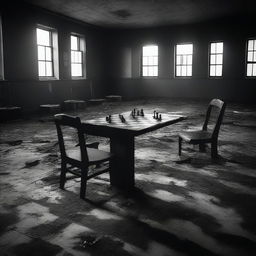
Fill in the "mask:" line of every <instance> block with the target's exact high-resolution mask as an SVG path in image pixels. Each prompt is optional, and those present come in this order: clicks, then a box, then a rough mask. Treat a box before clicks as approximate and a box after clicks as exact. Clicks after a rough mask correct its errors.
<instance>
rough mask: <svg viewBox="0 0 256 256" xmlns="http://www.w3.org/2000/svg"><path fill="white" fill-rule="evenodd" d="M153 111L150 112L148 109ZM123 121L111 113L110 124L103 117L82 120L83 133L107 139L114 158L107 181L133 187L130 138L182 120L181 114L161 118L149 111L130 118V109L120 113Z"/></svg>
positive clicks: (129, 187) (132, 143) (119, 186)
mask: <svg viewBox="0 0 256 256" xmlns="http://www.w3.org/2000/svg"><path fill="white" fill-rule="evenodd" d="M152 112H153V111H152ZM121 114H122V115H123V116H124V118H125V122H121V119H120V118H119V114H115V115H111V120H112V121H111V123H108V122H107V121H106V117H102V118H96V119H93V120H86V121H85V120H82V125H83V129H84V132H85V133H86V134H89V135H96V136H102V137H109V138H110V151H111V153H113V155H114V157H113V159H112V160H111V161H110V183H111V185H113V186H116V187H118V188H121V189H125V190H127V189H131V188H133V187H134V138H135V136H139V135H141V134H144V133H147V132H151V131H154V130H157V129H159V128H162V127H165V126H168V125H171V124H174V123H177V122H180V121H182V120H183V119H184V118H185V117H183V116H181V115H172V114H168V113H166V114H162V113H161V116H162V120H156V119H154V118H153V114H147V113H145V114H144V116H136V117H135V118H133V117H132V116H131V112H125V113H121Z"/></svg>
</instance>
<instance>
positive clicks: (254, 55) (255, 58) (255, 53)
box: [253, 51, 256, 62]
mask: <svg viewBox="0 0 256 256" xmlns="http://www.w3.org/2000/svg"><path fill="white" fill-rule="evenodd" d="M253 61H255V62H256V51H255V52H253Z"/></svg>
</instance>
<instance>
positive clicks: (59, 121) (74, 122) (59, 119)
mask: <svg viewBox="0 0 256 256" xmlns="http://www.w3.org/2000/svg"><path fill="white" fill-rule="evenodd" d="M54 121H55V125H56V129H57V135H58V141H59V147H60V153H61V158H62V159H63V158H65V157H66V156H67V154H66V148H65V141H64V136H63V129H62V128H63V127H64V126H67V127H72V128H74V129H75V130H76V132H77V135H78V143H79V147H80V150H81V161H82V162H83V163H86V162H87V163H88V155H87V150H86V144H85V138H84V133H83V131H82V127H81V120H80V118H79V117H74V116H70V115H65V114H57V115H55V116H54Z"/></svg>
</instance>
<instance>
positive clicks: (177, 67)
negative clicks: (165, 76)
mask: <svg viewBox="0 0 256 256" xmlns="http://www.w3.org/2000/svg"><path fill="white" fill-rule="evenodd" d="M176 76H181V66H176Z"/></svg>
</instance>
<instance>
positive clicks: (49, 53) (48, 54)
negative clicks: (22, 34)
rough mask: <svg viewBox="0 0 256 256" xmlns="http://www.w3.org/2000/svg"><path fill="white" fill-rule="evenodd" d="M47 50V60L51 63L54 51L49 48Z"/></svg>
mask: <svg viewBox="0 0 256 256" xmlns="http://www.w3.org/2000/svg"><path fill="white" fill-rule="evenodd" d="M45 50H46V60H50V61H51V60H52V49H51V48H49V47H47V48H45Z"/></svg>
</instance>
